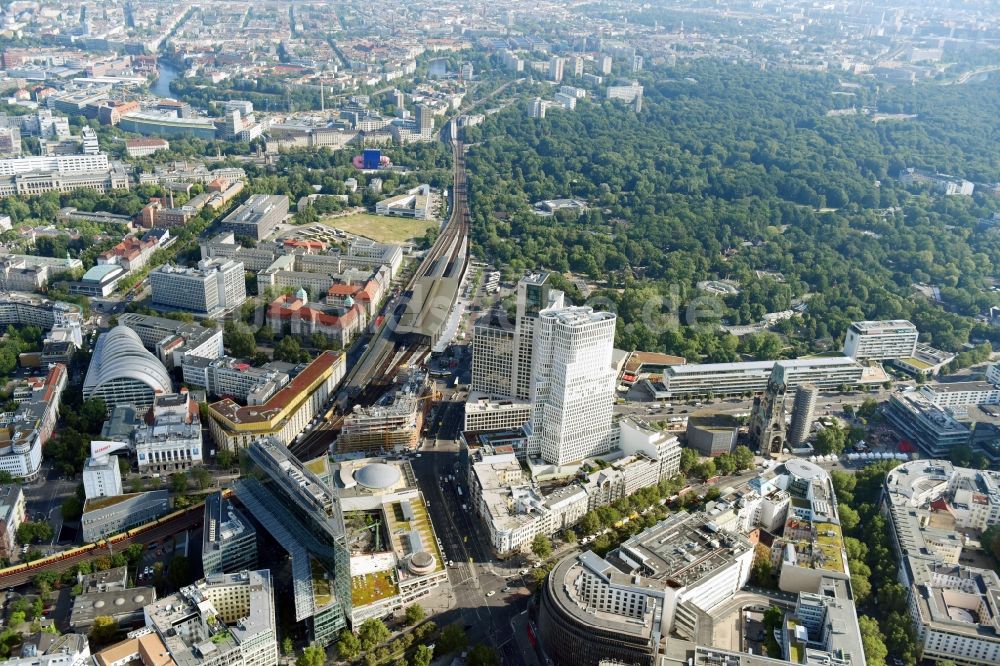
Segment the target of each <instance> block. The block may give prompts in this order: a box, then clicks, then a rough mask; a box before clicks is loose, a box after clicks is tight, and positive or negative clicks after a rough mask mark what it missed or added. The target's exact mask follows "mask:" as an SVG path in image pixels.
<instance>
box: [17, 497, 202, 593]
mask: <svg viewBox="0 0 1000 666" xmlns="http://www.w3.org/2000/svg"><path fill="white" fill-rule="evenodd" d="M204 514H205V504H204V502H200V503H198V504H195V505H194V506H191V507H189V508H187V509H184V510H181V511H176V512H174V513H173V514H170V515H168V516H165V517H163V518H160V519H158V520H156V521H153V522H151V523H147V524H146V525H142V526H139V527H135V528H133V529H130V530H127V531H126V532H122V533H121V534H116V535H114V536H111V537H109V538H107V539H102V540H101V541H99V542H98V543H96V544H88V545H86V546H82V547H80V548H74V549H73V550H70V551H66V552H63V553H57V554H56V555H50V556H49V557H46V558H43V559H41V560H36V561H35V562H30V563H28V564H19V565H15V566H12V567H7V568H6V569H0V590H6V589H10V588H13V587H18V586H20V585H25V584H27V583H30V582H31V580H32V579H33V578H34V577H35V576H37V575H38V574H40V573H42V572H47V573H55V574H61V573H64V572H66V571H68V570H70V569H71V568H72V567H74V566H76V565H78V564H83V563H84V562H91V561H93V560H96V559H98V558H101V557H109V556H111V555H113V554H115V553H120V552H122V551H124V550H125V549H126V548H128V547H129V546H130V545H132V544H134V543H141V544H143V545H148V544H151V543H155V542H158V541H162V540H164V539H166V538H168V537H171V536H173V535H174V534H178V533H180V532H183V531H186V530H190V529H193V528H195V527H198V526H200V525H201V523H202V521H203V520H204Z"/></svg>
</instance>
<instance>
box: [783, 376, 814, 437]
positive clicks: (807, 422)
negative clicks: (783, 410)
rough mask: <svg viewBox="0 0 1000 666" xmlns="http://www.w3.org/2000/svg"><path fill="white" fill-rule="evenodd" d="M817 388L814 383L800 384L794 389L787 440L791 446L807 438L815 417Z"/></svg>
mask: <svg viewBox="0 0 1000 666" xmlns="http://www.w3.org/2000/svg"><path fill="white" fill-rule="evenodd" d="M817 397H819V389H818V388H816V386H815V385H814V384H802V385H801V386H798V387H797V388H796V389H795V401H794V402H793V403H792V423H791V427H790V429H789V431H788V442H789V444H791V445H792V447H799V446H802V444H803V443H804V442H805V441H806V440H807V439H809V433H810V431H811V430H812V425H813V421H814V420H815V418H816V398H817Z"/></svg>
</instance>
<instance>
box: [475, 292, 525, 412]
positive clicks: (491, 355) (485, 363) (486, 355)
mask: <svg viewBox="0 0 1000 666" xmlns="http://www.w3.org/2000/svg"><path fill="white" fill-rule="evenodd" d="M513 328H514V327H513V325H512V324H511V323H510V322H509V321H508V320H507V317H506V314H505V313H503V312H502V311H496V310H492V311H490V312H488V313H486V314H485V315H483V316H482V317H480V318H479V319H478V320H476V323H475V326H474V327H473V329H472V383H471V385H470V386H469V389H470V390H471V391H478V392H480V393H484V394H486V395H491V396H513V395H514V391H513V372H514V368H513V364H514V330H513Z"/></svg>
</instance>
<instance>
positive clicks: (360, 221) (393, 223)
mask: <svg viewBox="0 0 1000 666" xmlns="http://www.w3.org/2000/svg"><path fill="white" fill-rule="evenodd" d="M321 221H322V222H323V224H325V225H327V226H328V227H336V228H337V229H343V230H344V231H346V232H348V233H352V234H357V235H359V236H367V237H368V238H371V239H374V240H377V241H379V242H382V243H405V242H406V241H409V240H413V239H415V238H420V237H421V236H423V235H424V234H425V233H427V230H428V229H431V228H433V227H436V226H437V225H438V221H437V220H412V219H410V218H408V217H387V216H385V215H372V214H371V213H353V214H351V215H344V216H343V217H324V218H323V219H322V220H321Z"/></svg>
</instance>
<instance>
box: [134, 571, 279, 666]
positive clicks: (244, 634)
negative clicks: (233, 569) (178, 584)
mask: <svg viewBox="0 0 1000 666" xmlns="http://www.w3.org/2000/svg"><path fill="white" fill-rule="evenodd" d="M144 612H145V617H146V626H147V627H150V628H152V629H153V631H155V632H156V634H157V635H158V636H159V637H160V639H161V640H162V641H163V644H164V645H166V647H167V652H168V653H169V655H170V657H171V658H172V659H173V661H174V662H176V663H177V664H185V665H187V666H216V665H219V664H226V665H227V666H276V665H277V664H278V634H277V624H276V621H275V606H274V583H273V580H272V578H271V572H270V571H269V570H267V569H262V570H259V571H240V572H238V573H231V574H212V575H209V576H206V577H205V578H204V579H202V580H200V581H198V582H197V583H194V584H193V585H188V586H186V587H183V588H181V590H180V592H177V593H176V594H172V595H170V596H168V597H164V598H163V599H160V600H159V601H157V602H156V603H152V604H149V605H147V606H146V608H145V611H144Z"/></svg>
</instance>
